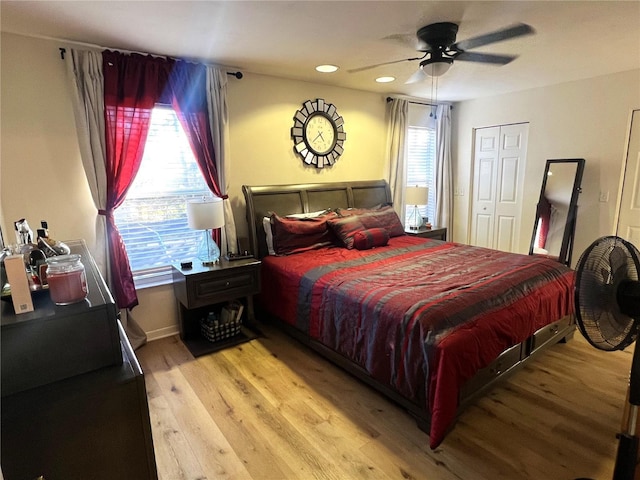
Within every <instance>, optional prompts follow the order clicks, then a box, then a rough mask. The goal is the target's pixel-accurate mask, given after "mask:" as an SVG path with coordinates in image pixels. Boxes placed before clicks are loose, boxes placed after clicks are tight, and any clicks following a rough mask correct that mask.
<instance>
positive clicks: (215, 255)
mask: <svg viewBox="0 0 640 480" xmlns="http://www.w3.org/2000/svg"><path fill="white" fill-rule="evenodd" d="M187 223H188V224H189V228H191V229H193V230H202V231H203V235H204V238H203V239H202V242H201V244H200V246H199V248H198V258H200V260H202V265H205V266H211V265H213V264H214V263H216V262H217V261H218V259H219V258H220V248H218V245H217V244H216V242H215V241H214V240H213V236H212V234H213V232H212V230H213V229H214V228H221V227H224V209H223V207H222V199H221V198H219V197H212V198H202V199H201V200H190V201H188V202H187Z"/></svg>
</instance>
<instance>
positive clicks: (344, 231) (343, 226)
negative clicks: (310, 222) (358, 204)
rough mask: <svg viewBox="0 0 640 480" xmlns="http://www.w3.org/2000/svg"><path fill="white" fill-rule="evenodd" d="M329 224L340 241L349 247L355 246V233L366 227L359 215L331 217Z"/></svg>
mask: <svg viewBox="0 0 640 480" xmlns="http://www.w3.org/2000/svg"><path fill="white" fill-rule="evenodd" d="M327 224H328V225H329V228H330V229H331V230H332V231H333V233H335V235H336V237H338V239H339V240H340V242H341V243H342V244H343V245H344V246H345V247H347V248H348V249H352V248H353V243H354V238H353V237H354V235H355V234H356V233H357V232H359V231H360V230H364V229H365V228H364V225H362V222H361V221H360V217H359V216H358V215H350V216H348V217H337V218H331V219H329V220H327Z"/></svg>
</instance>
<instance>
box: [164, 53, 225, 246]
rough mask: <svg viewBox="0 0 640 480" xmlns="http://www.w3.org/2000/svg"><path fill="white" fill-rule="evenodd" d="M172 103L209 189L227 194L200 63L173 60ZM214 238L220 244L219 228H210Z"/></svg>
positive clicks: (217, 193) (223, 196)
mask: <svg viewBox="0 0 640 480" xmlns="http://www.w3.org/2000/svg"><path fill="white" fill-rule="evenodd" d="M169 90H170V92H171V95H172V98H171V103H172V106H173V109H174V110H175V111H176V113H177V115H178V118H179V119H180V123H181V124H182V127H183V128H184V130H185V133H186V135H187V137H188V138H189V143H190V145H191V149H192V150H193V154H194V156H195V157H196V160H197V162H198V166H199V167H200V172H202V176H203V177H204V179H205V182H206V183H207V185H208V186H209V189H210V190H211V191H212V192H213V193H214V194H215V195H216V196H218V197H221V198H227V195H223V194H222V192H221V191H220V188H219V186H218V171H217V168H216V164H215V153H214V149H213V140H212V138H211V129H210V127H209V111H208V108H207V94H206V92H207V69H206V67H205V66H204V65H202V64H196V63H189V62H185V61H182V60H176V61H175V63H174V65H173V69H172V71H171V74H170V75H169ZM213 239H214V240H215V241H216V243H218V244H220V229H216V230H214V232H213Z"/></svg>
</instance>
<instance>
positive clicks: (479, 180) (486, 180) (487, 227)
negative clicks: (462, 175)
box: [470, 127, 500, 248]
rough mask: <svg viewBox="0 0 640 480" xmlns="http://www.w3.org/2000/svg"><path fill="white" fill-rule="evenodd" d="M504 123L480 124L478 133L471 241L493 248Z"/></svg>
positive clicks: (474, 165) (476, 139)
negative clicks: (499, 161) (502, 126)
mask: <svg viewBox="0 0 640 480" xmlns="http://www.w3.org/2000/svg"><path fill="white" fill-rule="evenodd" d="M499 150H500V127H491V128H479V129H477V130H476V134H475V146H474V162H473V197H472V198H473V201H472V204H471V240H470V243H471V245H477V246H479V247H486V248H493V230H494V212H495V209H496V177H497V169H498V152H499Z"/></svg>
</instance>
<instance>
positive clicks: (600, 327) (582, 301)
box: [575, 236, 640, 351]
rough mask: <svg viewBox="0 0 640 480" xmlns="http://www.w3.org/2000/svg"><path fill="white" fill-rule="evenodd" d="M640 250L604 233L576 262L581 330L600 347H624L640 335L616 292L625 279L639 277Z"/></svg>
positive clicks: (577, 303)
mask: <svg viewBox="0 0 640 480" xmlns="http://www.w3.org/2000/svg"><path fill="white" fill-rule="evenodd" d="M639 257H640V253H639V252H638V249H637V248H636V247H634V246H633V245H632V244H631V243H629V242H627V241H625V240H624V239H622V238H619V237H615V236H609V237H602V238H600V239H598V240H596V241H595V242H593V243H592V244H591V246H590V247H589V248H587V250H585V252H584V253H583V254H582V256H581V257H580V260H579V261H578V265H577V266H576V290H575V307H576V308H575V310H576V318H577V321H578V327H579V328H580V331H581V332H582V334H583V335H584V337H585V338H586V339H587V341H588V342H589V343H591V344H592V345H593V346H594V347H596V348H599V349H600V350H609V351H610V350H623V349H624V348H626V347H627V346H629V345H630V344H631V343H633V342H634V341H635V340H636V338H637V336H638V329H637V326H636V323H635V321H634V319H633V318H631V317H629V316H628V315H626V314H624V313H622V312H621V311H620V306H619V305H618V302H617V298H616V294H617V291H618V287H619V286H620V284H621V283H622V282H624V281H629V280H631V281H637V280H638V272H639V270H640V261H639V260H638V258H639Z"/></svg>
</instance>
